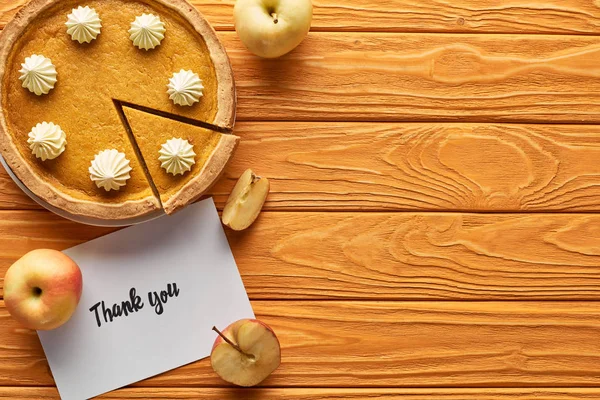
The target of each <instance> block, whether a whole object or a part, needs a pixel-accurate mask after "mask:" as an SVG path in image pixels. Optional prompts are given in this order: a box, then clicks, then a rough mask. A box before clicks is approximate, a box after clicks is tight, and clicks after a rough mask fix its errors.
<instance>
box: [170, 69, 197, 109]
mask: <svg viewBox="0 0 600 400" xmlns="http://www.w3.org/2000/svg"><path fill="white" fill-rule="evenodd" d="M203 89H204V86H202V79H200V77H199V76H198V74H196V73H194V72H192V71H186V70H184V69H182V70H180V71H179V72H175V73H174V74H173V76H172V77H171V78H170V79H169V84H168V85H167V93H168V94H169V98H170V99H171V100H173V103H175V104H179V105H180V106H191V105H192V104H194V103H196V102H198V101H200V97H202V90H203Z"/></svg>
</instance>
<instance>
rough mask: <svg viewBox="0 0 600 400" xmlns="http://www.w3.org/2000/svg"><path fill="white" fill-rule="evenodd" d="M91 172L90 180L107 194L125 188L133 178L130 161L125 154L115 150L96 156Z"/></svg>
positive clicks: (102, 152)
mask: <svg viewBox="0 0 600 400" xmlns="http://www.w3.org/2000/svg"><path fill="white" fill-rule="evenodd" d="M89 171H90V179H91V180H92V181H94V182H95V183H96V186H98V187H99V188H104V190H106V191H107V192H108V191H110V190H111V189H112V190H119V188H121V186H125V184H126V183H127V179H129V178H131V176H130V175H129V172H131V167H130V166H129V160H128V159H126V158H125V154H123V153H121V152H118V151H117V150H115V149H111V150H104V151H101V152H100V153H98V154H96V157H95V158H94V159H93V160H92V165H91V167H90V169H89Z"/></svg>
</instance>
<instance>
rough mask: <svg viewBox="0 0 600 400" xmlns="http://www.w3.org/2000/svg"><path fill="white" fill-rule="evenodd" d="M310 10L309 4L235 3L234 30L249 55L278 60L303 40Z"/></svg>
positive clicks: (292, 0) (286, 0) (300, 0)
mask: <svg viewBox="0 0 600 400" xmlns="http://www.w3.org/2000/svg"><path fill="white" fill-rule="evenodd" d="M312 9H313V8H312V3H311V0H237V1H236V2H235V7H234V9H233V14H234V18H235V30H236V31H237V33H238V36H239V37H240V39H241V41H242V43H244V45H245V46H246V47H247V48H248V50H250V51H251V52H252V53H254V54H256V55H257V56H260V57H264V58H275V57H280V56H282V55H284V54H286V53H288V52H290V51H292V50H293V49H294V48H295V47H296V46H298V45H299V44H300V42H302V40H304V38H305V37H306V35H307V34H308V31H309V30H310V23H311V21H312Z"/></svg>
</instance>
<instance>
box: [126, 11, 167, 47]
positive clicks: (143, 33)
mask: <svg viewBox="0 0 600 400" xmlns="http://www.w3.org/2000/svg"><path fill="white" fill-rule="evenodd" d="M165 31H166V29H165V24H164V23H163V22H162V21H161V20H160V18H159V17H157V16H156V15H153V14H142V15H140V16H139V17H135V21H133V22H132V23H131V29H129V31H128V32H129V39H131V41H133V45H134V46H136V47H138V48H140V49H144V50H146V51H148V50H150V49H153V48H155V47H156V46H158V45H159V44H160V42H161V41H162V40H163V39H164V38H165Z"/></svg>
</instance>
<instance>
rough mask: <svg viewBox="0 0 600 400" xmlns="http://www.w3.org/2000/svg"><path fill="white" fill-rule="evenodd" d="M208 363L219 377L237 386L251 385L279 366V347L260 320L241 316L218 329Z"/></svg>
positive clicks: (214, 328) (268, 329) (273, 334)
mask: <svg viewBox="0 0 600 400" xmlns="http://www.w3.org/2000/svg"><path fill="white" fill-rule="evenodd" d="M213 330H214V331H215V332H217V334H218V335H219V336H218V337H217V339H216V340H215V344H214V345H213V348H212V352H211V354H210V363H211V365H212V367H213V369H214V370H215V372H216V373H217V375H219V376H220V377H221V378H222V379H223V380H225V381H227V382H229V383H233V384H235V385H238V386H246V387H247V386H254V385H258V384H259V383H260V382H262V381H263V380H265V379H266V378H267V377H268V376H269V375H271V373H272V372H273V371H275V370H276V369H277V367H279V364H280V362H281V348H280V346H279V340H278V339H277V336H275V332H273V329H271V328H270V327H269V326H268V325H267V324H265V323H264V322H261V321H258V320H256V319H241V320H239V321H236V322H234V323H233V324H231V325H229V326H228V327H227V328H225V329H224V330H223V332H220V331H219V330H218V329H217V328H216V327H213Z"/></svg>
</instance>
